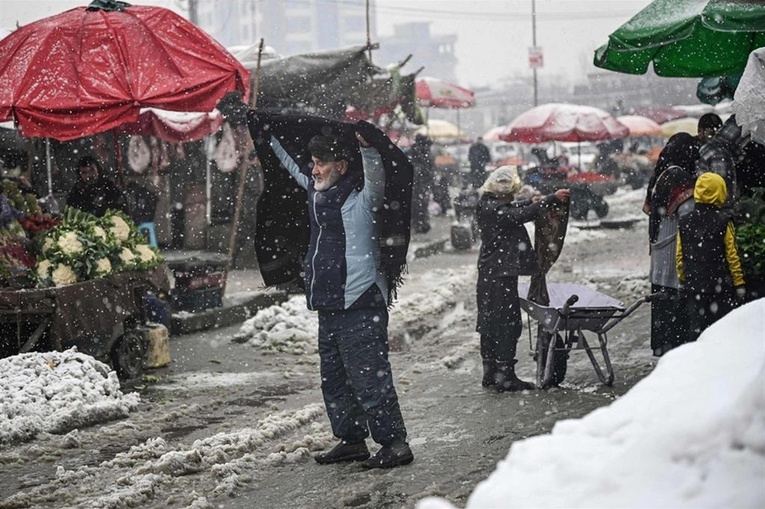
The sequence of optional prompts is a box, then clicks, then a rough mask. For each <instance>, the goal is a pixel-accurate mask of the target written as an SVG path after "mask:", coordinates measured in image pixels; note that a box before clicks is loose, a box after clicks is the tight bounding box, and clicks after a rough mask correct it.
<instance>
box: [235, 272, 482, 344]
mask: <svg viewBox="0 0 765 509" xmlns="http://www.w3.org/2000/svg"><path fill="white" fill-rule="evenodd" d="M474 287H475V268H474V267H472V266H464V267H460V268H457V269H435V270H433V271H430V272H428V274H427V277H426V278H418V280H417V281H416V282H410V281H407V283H406V289H407V290H410V291H407V292H406V293H404V292H403V291H402V293H401V295H400V298H399V299H398V301H397V302H396V304H395V306H394V307H393V308H392V309H391V312H390V330H389V336H390V339H391V342H397V341H399V338H401V339H400V341H402V342H408V341H410V340H411V339H410V334H412V333H413V332H414V333H417V332H421V331H418V329H419V328H420V327H422V326H424V325H426V324H427V323H429V321H428V320H425V319H424V318H425V317H427V316H437V315H440V314H441V313H444V312H445V311H447V310H448V309H450V308H452V307H454V306H455V305H456V304H457V303H458V302H459V301H461V300H463V299H464V298H465V295H466V294H465V292H466V291H470V292H473V291H474ZM413 288H416V290H415V291H411V290H412V289H413ZM317 330H318V319H317V316H316V313H315V312H313V311H310V310H309V309H307V308H306V305H305V297H304V296H303V295H296V296H294V297H292V298H291V299H289V300H288V301H286V302H284V303H281V304H277V305H274V306H270V307H267V308H264V309H261V310H260V311H258V312H257V313H256V314H255V316H253V317H252V318H250V319H248V320H246V321H245V322H244V323H243V324H242V327H241V328H240V329H239V333H238V334H237V336H236V338H235V340H236V341H239V342H245V341H246V342H247V343H248V344H249V345H252V346H254V347H256V348H260V349H261V350H262V351H263V352H264V353H289V354H294V355H303V354H306V353H317V351H318V349H317V348H318V345H317V343H316V333H317Z"/></svg>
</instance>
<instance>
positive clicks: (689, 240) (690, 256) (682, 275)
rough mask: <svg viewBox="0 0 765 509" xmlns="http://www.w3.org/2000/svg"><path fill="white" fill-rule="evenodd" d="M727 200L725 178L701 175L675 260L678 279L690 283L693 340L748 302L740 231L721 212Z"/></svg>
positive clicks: (682, 221) (680, 232)
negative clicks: (739, 247)
mask: <svg viewBox="0 0 765 509" xmlns="http://www.w3.org/2000/svg"><path fill="white" fill-rule="evenodd" d="M727 198H728V190H727V187H726V185H725V179H724V178H723V177H722V176H720V175H718V174H716V173H702V174H701V175H700V176H699V178H698V179H696V185H695V187H694V190H693V199H694V200H695V201H696V206H695V208H694V210H693V211H692V212H691V213H689V214H688V215H686V216H684V217H681V218H680V224H679V227H678V236H677V248H676V249H677V252H676V255H675V256H676V263H677V274H678V277H679V279H680V282H681V283H682V284H684V285H685V293H686V305H687V313H688V317H689V320H690V329H689V337H688V339H689V341H695V340H696V339H698V337H699V336H700V335H701V333H702V332H704V330H705V329H706V328H707V327H709V326H710V325H712V324H713V323H715V322H716V321H717V320H719V319H720V318H722V317H723V316H725V315H726V314H728V312H730V311H731V310H732V309H733V308H735V307H736V306H737V305H738V304H739V303H740V302H743V301H744V299H745V298H746V287H745V286H744V283H745V282H744V272H743V269H742V268H741V259H740V257H739V254H738V247H737V246H736V230H735V227H734V226H733V222H732V221H731V220H730V219H729V218H728V216H727V214H725V213H724V212H723V211H722V210H721V208H722V206H723V205H724V204H725V202H726V200H727Z"/></svg>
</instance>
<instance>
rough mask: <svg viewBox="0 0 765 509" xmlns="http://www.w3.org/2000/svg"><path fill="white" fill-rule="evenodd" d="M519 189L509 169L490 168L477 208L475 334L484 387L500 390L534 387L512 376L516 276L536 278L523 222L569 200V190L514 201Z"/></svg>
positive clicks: (517, 332) (517, 318)
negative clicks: (476, 313) (479, 238)
mask: <svg viewBox="0 0 765 509" xmlns="http://www.w3.org/2000/svg"><path fill="white" fill-rule="evenodd" d="M522 187H523V183H522V182H521V179H520V177H519V176H518V171H517V169H516V168H515V167H513V166H502V167H500V168H497V169H496V170H494V171H493V172H492V173H491V175H490V176H489V178H488V179H487V180H486V182H485V183H484V185H483V186H482V187H481V191H482V195H481V198H480V199H479V201H478V205H477V207H476V217H477V220H478V224H479V226H480V229H481V251H480V254H479V256H478V283H477V285H476V298H477V302H478V317H477V321H476V331H477V332H478V333H480V335H481V358H482V361H483V380H482V381H481V384H482V385H483V386H484V387H495V388H496V390H497V391H499V392H505V391H520V390H529V389H533V388H534V384H532V383H529V382H524V381H523V380H520V379H519V378H518V377H517V376H516V374H515V364H516V362H517V361H516V359H515V354H516V348H517V344H518V338H519V337H520V336H521V330H522V326H523V324H522V322H521V308H520V300H519V298H518V276H527V275H533V274H536V273H537V272H538V271H539V262H538V259H537V254H536V251H535V250H534V248H533V245H532V243H531V239H530V238H529V234H528V232H527V231H526V228H525V227H524V226H523V224H524V223H527V222H530V221H533V220H535V219H536V218H537V217H538V216H540V215H541V214H543V213H544V212H545V210H546V209H547V208H548V207H550V206H553V205H557V204H559V203H562V202H563V201H566V200H568V199H569V198H570V197H571V192H570V191H569V190H568V189H559V190H557V191H555V193H554V194H551V195H549V196H545V197H540V196H535V197H534V198H533V199H531V200H523V201H513V199H514V197H515V195H517V194H518V193H519V192H520V191H521V189H522Z"/></svg>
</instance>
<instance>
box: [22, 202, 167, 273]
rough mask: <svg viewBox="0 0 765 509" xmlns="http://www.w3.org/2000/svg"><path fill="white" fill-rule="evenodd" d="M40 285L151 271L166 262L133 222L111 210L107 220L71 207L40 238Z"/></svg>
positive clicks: (38, 270) (37, 267) (36, 269)
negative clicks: (60, 219)
mask: <svg viewBox="0 0 765 509" xmlns="http://www.w3.org/2000/svg"><path fill="white" fill-rule="evenodd" d="M39 253H40V254H39V256H38V258H37V265H36V267H35V278H36V281H37V285H38V286H41V287H47V286H63V285H68V284H72V283H77V282H79V281H87V280H89V279H95V278H99V277H104V276H108V275H109V274H113V273H116V272H122V271H126V270H150V269H154V268H156V267H158V266H159V265H160V264H161V263H162V258H161V256H160V255H159V252H158V251H157V250H156V249H154V248H153V247H151V246H149V245H147V244H146V243H145V240H144V239H143V237H142V236H141V235H140V234H139V233H138V229H137V228H136V226H135V224H134V223H133V222H132V220H131V219H130V218H129V217H128V216H127V215H126V214H125V213H124V212H120V211H115V210H108V211H107V212H106V214H105V215H104V216H103V217H96V216H93V215H91V214H88V213H86V212H83V211H80V210H77V209H73V208H69V209H67V211H66V214H65V215H64V217H63V220H62V221H61V223H60V224H59V225H58V226H56V227H55V228H53V229H52V230H49V231H48V232H46V233H45V234H44V235H42V236H41V237H40V239H39Z"/></svg>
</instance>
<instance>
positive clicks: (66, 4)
mask: <svg viewBox="0 0 765 509" xmlns="http://www.w3.org/2000/svg"><path fill="white" fill-rule="evenodd" d="M199 1H200V2H206V1H212V0H199ZM216 1H223V0H216ZM336 1H340V2H342V1H343V0H336ZM87 3H88V0H80V1H77V0H0V27H3V28H11V27H13V26H15V24H16V22H17V21H18V22H19V23H21V24H25V23H29V22H30V21H34V20H36V19H40V18H43V17H46V16H51V15H53V14H57V13H59V12H62V11H64V10H67V9H70V8H73V7H77V6H80V5H85V4H87ZM132 3H135V4H155V5H163V6H165V7H170V8H173V9H174V10H176V11H179V12H180V10H179V8H178V6H179V5H183V2H181V1H176V0H154V1H146V0H132ZM531 3H532V2H531V0H504V1H501V0H473V1H469V0H416V1H415V0H377V20H378V32H379V34H380V35H391V34H392V33H393V25H395V24H398V23H405V22H407V21H430V22H431V23H432V24H431V33H433V34H456V35H457V45H456V48H455V49H456V55H457V58H458V61H459V63H458V67H457V76H458V80H459V82H460V83H461V84H463V85H465V86H481V85H496V84H497V83H498V82H500V81H501V80H502V78H505V77H507V76H509V75H512V74H518V73H520V74H527V75H530V74H531V70H530V69H529V67H528V48H529V46H531V42H532V23H531ZM649 3H650V0H610V1H606V0H536V10H537V22H536V26H537V45H538V46H541V47H542V49H543V51H544V60H545V65H544V68H543V69H540V70H539V79H540V81H542V80H545V79H549V80H553V79H554V80H557V81H560V80H566V81H569V82H575V81H577V80H581V79H583V78H584V76H585V74H586V73H587V72H589V71H592V70H594V69H595V68H594V67H593V66H592V63H591V62H592V55H593V52H594V51H595V49H596V48H597V47H598V46H599V45H601V44H603V43H605V42H606V40H607V38H608V34H609V33H611V32H613V31H614V30H615V29H616V28H618V27H619V26H620V25H621V24H622V23H624V22H625V21H627V20H628V19H629V18H630V17H632V16H633V15H634V14H636V13H637V12H638V11H639V10H640V9H642V8H643V7H645V6H646V5H648V4H649ZM277 50H278V48H277ZM403 56H405V55H402V58H403ZM381 63H383V64H385V63H387V62H381ZM424 72H425V73H427V70H426V71H424Z"/></svg>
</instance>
